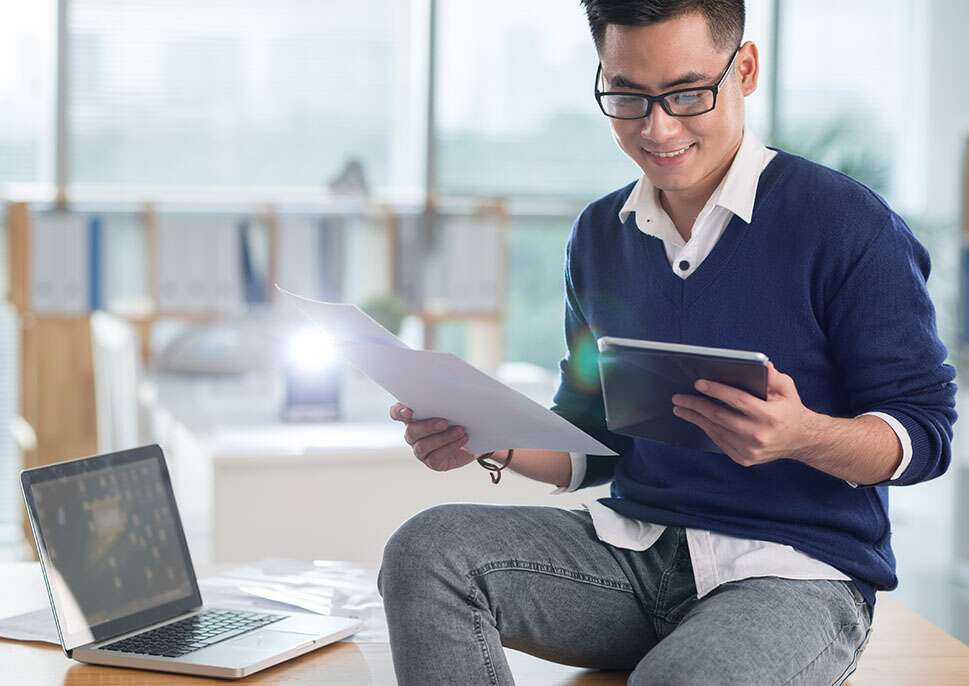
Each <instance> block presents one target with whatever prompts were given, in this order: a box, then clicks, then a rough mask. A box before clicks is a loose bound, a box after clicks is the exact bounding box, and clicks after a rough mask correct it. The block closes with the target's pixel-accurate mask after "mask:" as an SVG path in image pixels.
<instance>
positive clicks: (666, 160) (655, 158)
mask: <svg viewBox="0 0 969 686" xmlns="http://www.w3.org/2000/svg"><path fill="white" fill-rule="evenodd" d="M694 147H696V143H690V144H689V145H687V146H686V147H685V148H679V149H675V150H655V151H654V150H647V149H646V148H642V150H643V152H644V153H646V156H647V157H648V158H649V159H650V161H652V162H653V163H655V164H658V165H660V166H664V167H665V166H669V165H673V164H679V163H681V162H682V161H683V159H684V158H686V157H687V156H689V154H690V152H691V151H692V150H693V148H694Z"/></svg>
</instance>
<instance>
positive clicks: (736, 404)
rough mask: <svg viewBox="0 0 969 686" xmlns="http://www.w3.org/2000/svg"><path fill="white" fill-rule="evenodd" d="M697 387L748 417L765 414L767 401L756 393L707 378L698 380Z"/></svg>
mask: <svg viewBox="0 0 969 686" xmlns="http://www.w3.org/2000/svg"><path fill="white" fill-rule="evenodd" d="M696 389H697V390H698V391H699V392H700V393H703V394H704V395H708V396H710V397H711V398H716V399H717V400H719V401H721V402H724V403H726V404H727V405H729V406H730V407H732V408H733V409H734V410H736V411H737V412H740V413H742V414H744V415H747V416H748V417H762V416H764V408H763V407H762V406H763V405H765V404H766V402H765V401H763V400H761V399H760V398H758V397H757V396H755V395H751V394H750V393H748V392H747V391H744V390H741V389H739V388H734V387H733V386H728V385H726V384H722V383H718V382H716V381H708V380H706V379H700V380H699V381H697V382H696Z"/></svg>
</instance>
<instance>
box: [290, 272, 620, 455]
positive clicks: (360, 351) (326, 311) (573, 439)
mask: <svg viewBox="0 0 969 686" xmlns="http://www.w3.org/2000/svg"><path fill="white" fill-rule="evenodd" d="M276 288H278V289H279V291H280V292H281V293H282V294H283V295H284V296H285V297H286V299H287V301H288V302H289V303H290V304H292V305H293V306H295V307H296V308H297V309H298V310H299V311H300V312H302V313H303V314H304V315H305V316H306V317H307V318H309V319H310V321H312V322H314V323H315V324H316V325H318V326H319V327H320V328H322V329H323V330H324V331H325V332H326V333H327V334H329V335H330V336H331V337H332V338H333V339H334V340H335V341H336V342H337V345H338V346H339V349H340V353H341V354H342V355H343V357H344V358H346V360H347V361H349V362H350V363H351V364H352V365H353V366H355V367H357V368H358V369H359V370H360V371H362V372H363V373H364V374H366V375H367V376H368V377H370V378H371V379H373V380H374V381H375V382H376V383H378V384H379V385H380V386H382V387H383V388H384V389H385V390H386V391H388V392H389V393H391V394H393V396H394V397H396V398H397V400H399V401H400V402H402V403H403V404H404V405H407V406H408V407H409V408H411V409H412V410H413V411H414V416H415V417H417V418H429V417H443V418H445V419H447V420H448V421H449V422H450V423H451V424H454V425H459V426H463V427H464V428H465V430H466V431H467V433H468V443H467V446H466V447H467V449H468V450H469V451H471V452H473V453H483V452H488V451H490V450H501V449H503V448H543V449H546V450H563V451H570V452H579V453H587V454H591V455H615V454H616V453H615V452H613V451H612V450H610V449H609V448H608V447H607V446H605V445H603V444H602V443H600V442H599V441H597V440H596V439H594V438H593V437H592V436H590V435H588V434H587V433H585V432H584V431H582V430H581V429H579V428H577V427H575V426H573V425H572V424H570V423H569V422H568V421H566V420H565V419H563V418H562V417H560V416H559V415H557V414H555V413H554V412H552V411H551V410H549V409H547V408H545V407H542V406H541V405H539V404H538V403H536V402H535V401H533V400H531V399H530V398H528V397H526V396H524V395H522V394H521V393H519V392H518V391H516V390H514V389H512V388H509V387H508V386H505V385H504V384H503V383H501V382H499V381H496V380H495V379H493V378H492V377H490V376H488V375H487V374H485V373H484V372H481V371H479V370H478V369H475V368H474V367H472V366H471V365H470V364H468V363H467V362H465V361H464V360H462V359H461V358H459V357H457V356H456V355H452V354H450V353H440V352H432V351H427V350H413V349H411V348H409V347H408V346H407V345H405V344H404V342H403V341H401V340H400V339H399V338H397V337H396V336H394V335H393V334H392V333H390V332H389V331H387V330H386V329H385V328H384V327H382V326H380V324H378V323H377V322H376V321H374V320H373V319H371V318H370V317H369V316H367V314H366V313H364V312H363V311H362V310H361V309H360V308H358V307H355V306H353V305H345V304H338V303H326V302H321V301H319V300H311V299H309V298H304V297H302V296H299V295H296V294H295V293H290V292H289V291H287V290H284V289H282V288H279V286H277V287H276ZM388 409H389V408H388Z"/></svg>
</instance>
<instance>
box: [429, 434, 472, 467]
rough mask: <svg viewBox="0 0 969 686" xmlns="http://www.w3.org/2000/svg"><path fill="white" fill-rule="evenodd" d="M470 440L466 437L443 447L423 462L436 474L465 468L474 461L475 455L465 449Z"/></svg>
mask: <svg viewBox="0 0 969 686" xmlns="http://www.w3.org/2000/svg"><path fill="white" fill-rule="evenodd" d="M469 440H470V437H469V436H465V437H464V438H459V439H458V440H456V441H452V442H451V443H448V444H447V445H445V446H441V447H440V448H438V449H437V450H435V451H433V452H432V453H430V454H429V455H428V456H427V457H426V458H424V460H422V462H423V463H424V464H425V465H427V466H428V467H430V468H431V469H433V470H434V471H435V472H446V471H448V470H449V469H455V468H457V467H463V466H464V465H466V464H468V463H470V462H473V461H474V455H473V454H471V453H469V452H468V451H467V450H465V449H464V446H466V445H467V444H468V441H469Z"/></svg>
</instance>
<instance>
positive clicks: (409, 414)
mask: <svg viewBox="0 0 969 686" xmlns="http://www.w3.org/2000/svg"><path fill="white" fill-rule="evenodd" d="M390 418H391V419H393V420H395V421H398V422H405V423H406V422H408V421H410V420H411V419H413V418H414V411H413V410H412V409H410V408H409V407H407V405H404V404H403V403H394V405H392V406H391V408H390Z"/></svg>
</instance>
